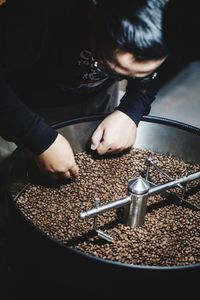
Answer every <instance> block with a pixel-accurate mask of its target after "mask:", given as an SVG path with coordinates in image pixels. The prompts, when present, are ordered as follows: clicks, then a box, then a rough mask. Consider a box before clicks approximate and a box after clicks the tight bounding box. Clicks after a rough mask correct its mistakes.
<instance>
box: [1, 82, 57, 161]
mask: <svg viewBox="0 0 200 300" xmlns="http://www.w3.org/2000/svg"><path fill="white" fill-rule="evenodd" d="M0 135H1V136H2V137H3V138H5V139H6V140H8V141H12V142H14V143H16V144H17V145H22V146H23V147H26V148H28V149H29V150H30V151H31V152H33V153H34V154H36V155H38V154H40V153H42V152H43V151H45V150H46V149H47V148H48V147H49V146H50V145H51V144H52V143H53V142H54V141H55V139H56V137H57V132H56V131H54V130H53V128H51V126H50V125H48V124H47V123H46V122H45V121H44V120H43V119H42V118H41V117H40V116H39V115H37V114H36V113H34V112H33V111H31V110H30V109H29V108H28V107H27V106H26V105H25V104H23V103H22V102H21V101H20V99H19V98H18V97H17V96H16V95H15V94H14V92H13V91H12V90H11V89H10V87H9V86H8V84H7V83H6V82H5V81H3V80H1V81H0Z"/></svg>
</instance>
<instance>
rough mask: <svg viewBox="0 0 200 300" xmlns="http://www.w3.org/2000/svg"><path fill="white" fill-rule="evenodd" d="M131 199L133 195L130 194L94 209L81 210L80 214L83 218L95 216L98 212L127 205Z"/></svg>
mask: <svg viewBox="0 0 200 300" xmlns="http://www.w3.org/2000/svg"><path fill="white" fill-rule="evenodd" d="M130 201H131V197H130V196H128V197H125V198H121V199H118V200H116V201H113V202H110V203H107V204H104V205H101V206H99V207H95V208H92V209H90V210H88V211H85V212H81V213H80V215H79V216H80V218H81V219H86V218H91V217H95V216H97V215H98V214H102V213H104V212H106V211H109V210H111V209H114V208H119V207H122V206H125V205H126V204H128V203H129V202H130Z"/></svg>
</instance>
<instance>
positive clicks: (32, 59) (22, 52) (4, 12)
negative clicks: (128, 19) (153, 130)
mask: <svg viewBox="0 0 200 300" xmlns="http://www.w3.org/2000/svg"><path fill="white" fill-rule="evenodd" d="M89 8H90V6H89V1H88V0H73V1H70V3H69V1H59V2H57V3H55V1H50V0H49V1H46V0H43V1H42V0H33V1H32V0H30V1H25V0H18V1H15V0H9V1H8V2H7V3H5V4H4V5H2V6H0V70H1V77H0V135H1V136H2V137H4V138H5V139H7V140H9V141H13V142H15V143H16V144H17V145H23V146H24V147H27V148H28V149H29V150H31V151H32V152H33V153H34V154H40V153H42V152H43V151H44V150H46V149H47V148H48V147H49V146H50V145H51V144H52V143H53V141H54V140H55V139H56V136H57V132H56V131H54V130H53V129H52V127H51V126H50V125H49V124H48V123H47V122H46V121H45V120H44V119H42V118H41V117H40V116H39V115H38V114H36V113H35V112H34V111H33V110H31V108H30V107H29V103H27V101H26V97H24V96H23V91H22V93H20V92H19V93H18V92H16V90H15V88H13V85H12V84H11V85H10V82H9V80H8V78H15V79H16V81H17V80H18V74H25V77H26V73H27V74H28V72H31V70H32V69H34V70H35V69H37V70H38V72H40V71H41V72H42V74H43V73H44V74H46V77H47V78H48V81H49V84H55V85H56V86H57V87H58V88H60V89H62V90H63V91H65V92H68V93H71V94H75V95H76V94H77V95H83V96H84V97H87V96H91V95H95V94H96V93H98V92H99V90H101V89H103V88H105V87H106V86H109V85H110V84H112V83H113V80H112V79H110V78H109V77H108V76H103V75H102V74H100V73H98V71H97V70H96V69H95V68H94V66H93V65H92V63H91V62H92V53H91V52H90V49H89V47H88V33H89V31H88V24H87V20H88V9H89ZM159 86H160V83H159V76H157V78H156V79H155V80H154V82H153V83H152V84H150V85H149V84H148V85H144V84H140V83H138V82H134V80H129V82H128V88H127V90H126V93H125V95H124V97H123V98H122V99H121V103H120V105H119V106H118V108H117V109H119V110H121V111H122V112H124V113H126V114H127V115H128V116H129V117H130V118H132V119H133V120H134V122H135V123H136V124H138V123H139V121H140V120H141V118H142V116H143V115H145V114H148V113H149V111H150V107H151V103H152V102H153V101H154V99H155V95H156V92H157V91H158V89H159ZM24 89H26V87H25V86H24ZM22 90H23V88H22Z"/></svg>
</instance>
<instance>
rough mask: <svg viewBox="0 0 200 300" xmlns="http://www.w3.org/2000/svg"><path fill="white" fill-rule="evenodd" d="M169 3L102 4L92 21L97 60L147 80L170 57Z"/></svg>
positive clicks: (106, 0)
mask: <svg viewBox="0 0 200 300" xmlns="http://www.w3.org/2000/svg"><path fill="white" fill-rule="evenodd" d="M165 4H166V0H123V1H121V2H120V1H115V0H99V1H97V4H96V5H95V8H94V14H93V18H92V47H93V53H94V56H95V59H96V60H97V61H98V62H100V64H102V65H104V66H106V67H107V68H108V69H112V70H114V72H116V73H119V74H121V75H125V76H130V77H145V76H147V75H149V74H150V73H152V72H153V71H154V70H155V69H156V68H158V67H159V66H160V64H161V63H162V62H163V61H164V60H165V58H166V56H167V50H166V47H165V45H164V41H163V30H162V27H163V15H164V9H165Z"/></svg>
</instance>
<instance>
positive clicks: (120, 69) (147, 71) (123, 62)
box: [99, 50, 166, 79]
mask: <svg viewBox="0 0 200 300" xmlns="http://www.w3.org/2000/svg"><path fill="white" fill-rule="evenodd" d="M165 59H166V57H165V58H162V59H159V60H149V61H137V60H135V58H134V56H133V54H132V53H130V52H124V51H121V50H118V51H116V53H115V57H114V62H109V61H107V60H104V61H100V62H99V66H100V67H101V66H102V67H103V68H104V70H106V68H107V69H108V71H109V72H108V73H110V74H111V73H112V72H113V74H116V75H117V74H118V75H122V76H124V77H130V78H140V79H142V78H145V77H148V75H151V74H152V73H154V72H155V70H156V69H157V68H158V67H159V66H160V65H161V64H162V63H163V62H164V61H165Z"/></svg>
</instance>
